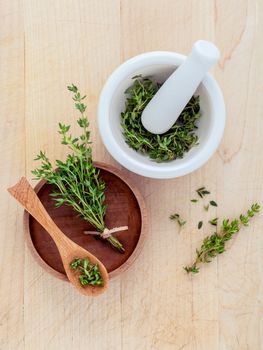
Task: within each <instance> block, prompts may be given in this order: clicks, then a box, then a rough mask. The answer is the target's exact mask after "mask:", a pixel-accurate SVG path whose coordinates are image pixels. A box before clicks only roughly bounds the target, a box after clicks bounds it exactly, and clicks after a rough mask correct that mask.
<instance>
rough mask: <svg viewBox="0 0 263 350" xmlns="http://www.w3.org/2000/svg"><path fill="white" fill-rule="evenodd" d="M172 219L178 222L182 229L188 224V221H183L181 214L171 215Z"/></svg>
mask: <svg viewBox="0 0 263 350" xmlns="http://www.w3.org/2000/svg"><path fill="white" fill-rule="evenodd" d="M170 219H171V220H174V221H176V222H177V223H178V225H179V226H180V227H182V226H183V225H185V224H186V221H185V220H182V218H181V217H180V215H179V214H172V215H170Z"/></svg>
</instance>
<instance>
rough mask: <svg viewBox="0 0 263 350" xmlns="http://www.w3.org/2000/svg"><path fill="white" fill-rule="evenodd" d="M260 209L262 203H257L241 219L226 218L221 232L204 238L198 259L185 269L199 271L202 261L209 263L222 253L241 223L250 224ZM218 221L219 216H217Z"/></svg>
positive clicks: (197, 253)
mask: <svg viewBox="0 0 263 350" xmlns="http://www.w3.org/2000/svg"><path fill="white" fill-rule="evenodd" d="M259 211H260V205H259V204H257V203H255V204H253V205H252V206H251V208H250V209H249V210H248V211H247V213H246V214H245V215H242V214H241V215H240V217H239V219H235V220H232V221H230V220H229V219H225V220H223V222H222V226H221V229H220V233H216V232H215V233H213V234H212V235H211V236H208V237H206V238H205V239H204V241H203V244H202V245H201V248H200V249H199V250H198V249H196V259H195V261H194V263H193V264H192V265H190V266H185V267H184V269H185V271H186V272H187V273H190V272H191V273H197V272H199V269H200V267H199V265H200V264H201V263H209V262H211V260H212V259H213V258H215V257H216V256H217V255H219V254H222V253H223V252H224V251H225V244H226V242H227V241H229V240H230V239H231V238H232V236H233V235H234V234H236V233H238V232H239V230H240V229H241V225H243V226H248V224H249V221H250V219H251V218H252V217H253V216H254V215H255V214H256V213H258V212H259ZM216 223H217V218H216Z"/></svg>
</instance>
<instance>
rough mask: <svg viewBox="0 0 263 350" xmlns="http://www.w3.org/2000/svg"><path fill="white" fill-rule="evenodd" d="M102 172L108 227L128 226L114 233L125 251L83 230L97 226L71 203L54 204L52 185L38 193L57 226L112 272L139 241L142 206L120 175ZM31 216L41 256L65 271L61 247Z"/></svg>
mask: <svg viewBox="0 0 263 350" xmlns="http://www.w3.org/2000/svg"><path fill="white" fill-rule="evenodd" d="M100 174H101V176H102V178H103V179H104V181H105V183H106V192H105V194H106V204H107V213H106V225H107V227H108V228H113V227H118V226H125V225H128V226H129V230H128V231H123V232H118V233H116V234H114V235H115V236H116V237H117V238H118V239H119V240H120V241H121V242H122V244H123V246H124V247H125V253H123V254H122V253H119V252H118V251H116V250H115V249H114V248H112V247H111V245H110V244H109V243H108V242H107V241H105V240H101V239H98V238H97V237H96V236H92V235H85V234H83V231H85V230H94V227H93V226H92V225H91V224H90V223H89V222H87V221H84V220H83V219H80V218H79V217H78V216H77V214H76V212H75V211H74V210H73V209H72V208H71V207H69V206H65V205H63V206H61V207H60V208H55V206H54V201H53V200H52V198H51V197H50V195H49V194H50V193H51V192H52V190H53V188H52V186H51V185H48V184H46V183H44V184H43V186H42V187H40V189H39V190H38V191H37V193H38V196H39V198H40V199H41V201H42V203H43V205H44V206H45V208H46V209H47V211H48V213H49V215H50V216H51V217H52V219H53V220H54V221H55V223H56V224H57V225H58V227H59V228H60V229H61V230H62V231H63V232H64V233H65V234H66V235H67V236H68V237H69V238H70V239H72V240H73V241H74V242H76V243H77V244H79V245H81V246H82V247H84V248H85V249H87V250H89V251H90V252H91V253H92V254H94V255H95V256H96V257H97V258H98V259H100V260H101V261H102V262H103V264H104V265H105V267H106V268H107V270H108V272H112V271H114V270H116V269H118V268H119V267H120V266H122V265H123V264H124V263H125V262H126V261H127V259H128V258H129V257H130V255H131V254H132V253H133V251H134V250H135V248H136V246H137V244H138V241H139V237H140V234H141V229H142V219H141V210H140V206H139V203H138V201H137V198H136V196H135V195H134V193H133V191H132V190H131V188H130V187H129V186H128V185H127V184H126V183H125V182H124V181H123V180H122V179H121V178H120V177H118V176H116V175H115V174H113V173H112V172H109V171H107V170H105V169H101V170H100ZM28 220H29V222H28V227H29V233H30V238H31V240H32V243H33V246H34V248H35V250H36V251H37V253H38V254H39V256H40V257H41V259H42V260H43V261H44V262H45V263H46V264H48V265H49V266H50V267H51V268H52V269H54V270H56V271H57V272H59V273H61V274H64V275H66V274H65V271H64V267H63V265H62V262H61V259H60V256H59V253H58V249H57V247H56V246H55V244H54V242H53V240H52V239H51V238H50V236H49V234H48V233H47V232H46V231H45V229H43V227H42V226H41V225H40V224H39V223H38V222H37V221H36V220H35V219H34V218H33V217H32V216H30V215H29V216H28ZM62 278H63V277H62Z"/></svg>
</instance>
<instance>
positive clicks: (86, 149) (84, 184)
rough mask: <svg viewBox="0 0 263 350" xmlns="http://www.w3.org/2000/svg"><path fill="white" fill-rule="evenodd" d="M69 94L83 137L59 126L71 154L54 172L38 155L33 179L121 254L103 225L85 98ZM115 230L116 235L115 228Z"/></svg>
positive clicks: (101, 183) (102, 186)
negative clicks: (49, 187) (43, 183)
mask: <svg viewBox="0 0 263 350" xmlns="http://www.w3.org/2000/svg"><path fill="white" fill-rule="evenodd" d="M68 90H69V91H71V92H72V93H73V100H74V102H75V107H76V109H77V110H78V111H79V112H80V114H81V115H80V117H79V119H78V120H77V123H78V125H79V127H80V128H81V129H82V134H81V135H80V136H79V137H77V138H74V137H73V136H72V135H71V134H70V133H69V130H70V125H64V124H62V123H59V131H58V132H59V134H60V135H61V137H62V140H61V143H62V144H63V145H66V146H67V147H68V148H69V150H70V151H71V153H70V154H68V155H67V157H66V160H65V161H61V160H56V167H55V168H53V166H52V164H51V162H50V160H49V158H48V157H47V156H46V154H45V152H43V151H40V153H39V155H38V156H37V157H36V159H35V160H40V161H41V166H40V167H39V168H36V169H35V170H33V171H32V173H33V174H34V175H35V178H36V179H44V180H46V181H47V183H48V184H51V185H55V186H56V188H57V190H56V191H54V192H53V193H52V194H51V196H52V197H53V199H54V201H55V202H56V204H55V206H56V207H60V206H61V205H62V204H66V205H69V206H71V207H73V208H74V209H75V211H76V212H77V213H78V214H79V216H80V217H81V218H83V219H84V220H87V221H88V222H90V223H91V224H92V225H93V226H94V227H95V228H96V229H97V230H98V233H99V235H100V237H101V238H103V239H106V240H107V241H108V242H109V243H110V244H111V245H112V246H113V247H115V248H117V249H118V250H119V251H120V252H124V251H125V250H124V247H123V245H122V244H121V242H120V241H119V240H118V239H117V238H116V237H114V236H113V235H112V234H111V232H110V230H108V228H107V227H106V225H105V220H104V217H105V213H106V205H105V193H104V191H105V182H104V181H103V179H102V178H101V176H100V172H99V170H98V169H97V168H96V167H95V166H94V165H93V162H92V149H91V146H90V144H91V141H90V131H89V122H88V119H87V117H86V115H85V111H86V108H87V106H86V105H85V104H84V103H83V100H84V99H85V97H86V96H81V94H80V92H79V90H78V88H77V87H76V86H75V85H73V84H72V85H71V86H68ZM114 230H115V232H116V231H118V230H116V228H115V229H114ZM122 230H123V228H122Z"/></svg>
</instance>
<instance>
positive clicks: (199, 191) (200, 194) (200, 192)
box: [196, 187, 210, 198]
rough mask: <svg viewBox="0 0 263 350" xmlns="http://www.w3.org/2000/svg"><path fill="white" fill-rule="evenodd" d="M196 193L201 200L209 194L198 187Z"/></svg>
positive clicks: (204, 189)
mask: <svg viewBox="0 0 263 350" xmlns="http://www.w3.org/2000/svg"><path fill="white" fill-rule="evenodd" d="M196 193H197V194H198V196H199V197H201V198H203V197H204V196H206V195H207V194H210V192H209V191H207V189H206V188H205V187H200V188H198V189H197V190H196Z"/></svg>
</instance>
